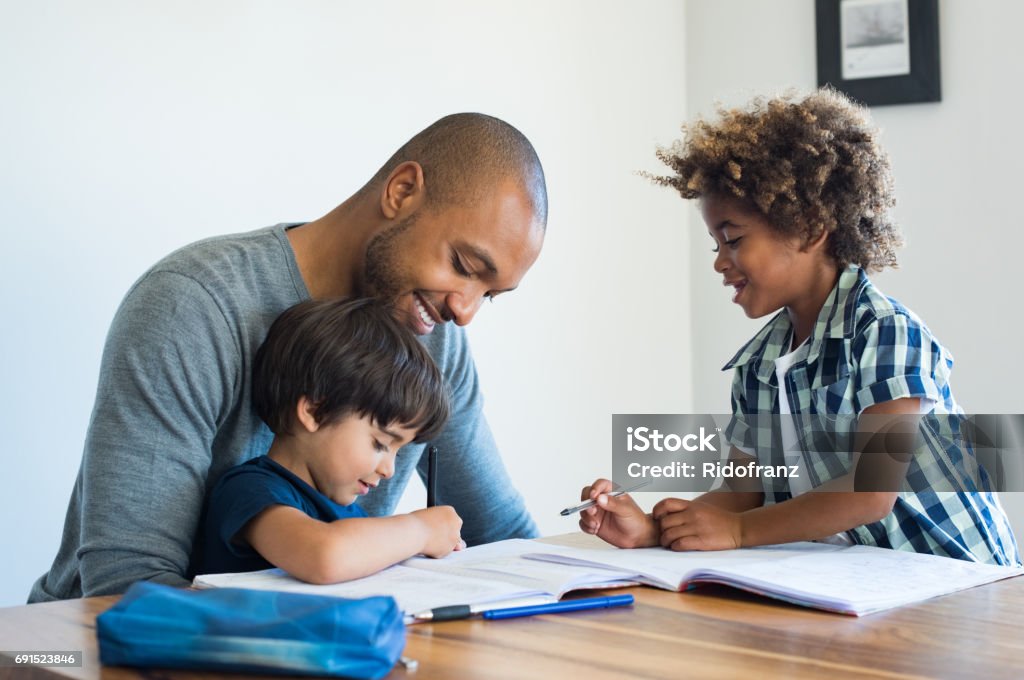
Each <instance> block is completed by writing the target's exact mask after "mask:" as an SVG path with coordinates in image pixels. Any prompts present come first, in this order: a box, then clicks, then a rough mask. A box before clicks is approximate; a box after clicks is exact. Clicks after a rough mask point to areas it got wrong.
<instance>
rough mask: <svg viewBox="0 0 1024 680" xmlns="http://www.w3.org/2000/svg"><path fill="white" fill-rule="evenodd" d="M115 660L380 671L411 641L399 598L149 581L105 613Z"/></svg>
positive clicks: (104, 640)
mask: <svg viewBox="0 0 1024 680" xmlns="http://www.w3.org/2000/svg"><path fill="white" fill-rule="evenodd" d="M96 633H97V636H98V637H99V647H100V661H102V662H103V663H104V664H107V665H111V666H144V667H156V668H190V669H199V670H218V671H234V672H247V673H281V674H292V675H332V676H333V675H339V676H345V677H350V678H380V677H383V676H385V675H387V674H388V672H389V671H390V670H391V668H392V667H393V666H394V665H395V662H396V661H398V657H399V656H400V655H401V653H402V649H403V648H404V647H405V626H404V625H403V623H402V612H401V610H399V608H398V605H397V604H396V603H395V600H394V598H391V597H369V598H366V599H363V600H346V599H342V598H337V597H323V596H320V595H308V594H304V593H281V592H270V591H263V590H243V589H240V588H216V589H212V590H201V591H190V590H180V589H177V588H172V587H170V586H165V585H160V584H157V583H147V582H140V583H136V584H135V585H133V586H132V587H131V588H129V590H128V592H127V593H125V595H124V597H123V598H121V600H120V601H119V602H118V603H117V604H116V605H114V606H113V607H112V608H110V609H109V610H107V611H106V612H104V613H103V614H100V616H99V617H97V619H96Z"/></svg>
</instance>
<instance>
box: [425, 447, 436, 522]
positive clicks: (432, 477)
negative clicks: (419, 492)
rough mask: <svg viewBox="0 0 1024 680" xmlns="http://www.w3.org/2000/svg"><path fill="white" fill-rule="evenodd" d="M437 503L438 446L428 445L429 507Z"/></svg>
mask: <svg viewBox="0 0 1024 680" xmlns="http://www.w3.org/2000/svg"><path fill="white" fill-rule="evenodd" d="M435 505H437V447H436V446H434V445H433V444H431V445H430V446H428V447H427V507H428V508H432V507H434V506H435Z"/></svg>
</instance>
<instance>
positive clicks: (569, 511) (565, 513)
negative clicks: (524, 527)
mask: <svg viewBox="0 0 1024 680" xmlns="http://www.w3.org/2000/svg"><path fill="white" fill-rule="evenodd" d="M650 483H651V481H650V480H646V481H643V482H640V483H639V484H634V485H633V486H627V487H626V488H624V489H616V490H615V491H610V492H608V493H606V494H604V495H605V496H622V495H623V494H627V493H629V492H630V491H636V490H637V489H642V488H644V487H645V486H647V485H649V484H650ZM595 505H597V501H592V500H591V501H586V502H584V503H580V504H579V505H577V506H576V507H572V508H566V509H565V510H562V512H561V513H560V514H561V515H562V517H566V516H568V515H572V514H575V513H577V512H579V511H581V510H586V509H587V508H592V507H594V506H595Z"/></svg>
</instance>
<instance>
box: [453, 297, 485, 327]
mask: <svg viewBox="0 0 1024 680" xmlns="http://www.w3.org/2000/svg"><path fill="white" fill-rule="evenodd" d="M483 301H484V291H465V292H462V293H451V294H449V295H448V298H447V299H446V300H445V305H446V306H447V307H448V311H449V312H451V314H452V321H454V322H455V323H456V324H457V325H459V326H465V325H466V324H468V323H469V322H470V321H472V320H473V317H474V316H476V313H477V312H478V311H480V305H481V304H483Z"/></svg>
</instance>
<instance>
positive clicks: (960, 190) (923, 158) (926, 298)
mask: <svg viewBox="0 0 1024 680" xmlns="http://www.w3.org/2000/svg"><path fill="white" fill-rule="evenodd" d="M939 14H940V27H941V28H940V31H941V33H940V45H941V62H942V99H943V101H942V102H940V103H934V104H914V105H907V106H889V107H876V108H874V109H873V115H874V117H875V121H876V122H877V123H878V124H879V126H880V127H881V128H882V129H883V136H882V142H883V145H884V146H885V147H886V148H887V149H888V151H889V153H890V155H891V158H892V163H893V171H894V174H895V177H896V189H897V199H898V205H897V217H898V220H899V222H900V224H901V227H902V230H903V234H904V237H905V239H906V246H905V247H904V248H903V250H902V251H901V253H900V262H901V265H900V268H899V269H897V270H894V271H893V270H890V271H887V272H885V273H883V274H880V275H875V276H874V277H873V279H874V280H875V282H876V283H877V284H878V285H879V287H880V288H882V290H884V291H885V292H886V293H887V294H889V295H892V296H893V297H896V298H897V299H899V300H900V301H901V302H903V303H904V304H905V305H907V306H908V307H910V308H911V309H913V310H914V311H915V312H917V313H918V314H919V315H920V316H921V318H923V319H924V320H925V321H926V322H927V324H928V325H929V327H930V328H931V329H932V331H934V333H935V334H936V336H937V337H938V338H939V339H940V340H941V342H942V343H943V344H944V345H946V346H947V347H948V348H950V349H951V350H952V352H953V354H954V356H955V358H956V365H955V367H954V371H953V383H952V384H953V387H954V394H955V395H956V397H957V400H958V401H959V402H960V403H961V405H962V406H963V407H964V408H965V410H967V411H968V412H971V413H1022V412H1024V411H1022V409H1024V391H1022V390H1021V389H1020V388H1019V385H1020V381H1021V378H1022V377H1024V372H1022V370H1021V367H1020V361H1019V360H1017V357H1018V356H1019V353H1020V338H1021V335H1022V333H1024V315H1022V314H1021V313H1020V312H1019V310H1018V309H1017V304H1016V303H1015V302H1014V300H1015V299H1016V298H1017V296H1018V295H1017V290H1016V289H1017V281H1018V278H1017V273H1018V269H1019V261H1020V251H1021V249H1022V248H1024V231H1022V229H1021V225H1022V221H1021V217H1020V215H1019V214H1018V213H1017V210H1018V206H1019V204H1020V193H1021V189H1020V186H1019V185H1020V180H1021V177H1022V174H1021V166H1020V159H1021V158H1022V156H1024V130H1022V127H1021V125H1020V117H1021V110H1022V109H1024V93H1022V92H1021V89H1020V84H1021V83H1024V55H1022V53H1021V49H1020V41H1019V35H1018V34H1019V27H1020V26H1021V25H1022V24H1024V4H1021V3H1018V2H1013V1H1012V0H979V1H977V2H970V3H967V2H949V1H941V2H940V3H939ZM737 17H742V21H738V20H737ZM686 19H687V23H686V45H687V52H686V56H687V81H686V93H687V94H686V96H687V104H688V112H689V114H690V115H691V116H692V115H696V114H698V113H703V114H712V113H713V111H714V107H713V101H714V100H715V99H719V100H721V101H723V102H724V103H725V104H727V105H737V104H742V103H744V102H746V101H747V100H748V99H750V98H751V96H752V95H754V94H764V93H770V92H771V91H773V90H781V89H784V88H785V87H787V86H796V87H801V88H813V87H814V86H815V85H816V83H817V76H816V71H815V57H814V55H815V44H814V2H813V0H772V2H762V1H761V0H690V1H689V2H688V4H687V16H686ZM688 217H689V222H690V229H691V231H692V232H693V238H694V239H695V240H694V247H693V248H692V249H691V251H690V258H691V259H690V262H691V265H692V270H691V271H692V278H691V289H690V291H691V309H692V313H693V316H692V319H691V323H692V325H693V328H694V329H695V330H694V335H693V347H694V357H695V359H694V366H693V376H694V383H693V384H694V408H695V410H696V411H698V412H711V413H714V412H722V411H727V410H728V394H729V391H728V390H729V381H730V377H731V376H730V375H729V374H728V373H722V372H720V371H719V370H718V369H719V368H721V366H722V365H723V364H725V362H726V361H728V359H729V358H730V357H731V356H732V355H733V353H734V352H735V351H736V349H738V348H739V346H740V345H741V344H742V343H743V341H744V340H745V339H747V338H749V337H750V336H751V335H752V334H753V333H754V332H756V330H757V329H758V328H760V327H761V326H762V325H763V324H764V322H765V321H766V320H767V319H762V320H759V321H751V320H748V319H746V317H744V316H743V314H742V312H741V310H739V309H738V308H735V307H732V306H731V303H730V302H729V293H728V291H726V290H724V289H723V288H722V285H721V277H720V276H718V275H716V274H715V273H714V272H713V270H712V260H711V255H710V254H709V253H708V252H707V249H706V248H704V247H703V245H704V244H705V243H707V244H708V247H709V248H710V245H711V241H710V237H707V236H706V235H705V231H706V229H705V227H704V224H703V222H702V220H701V219H700V216H699V214H698V213H697V212H696V210H695V209H693V208H691V209H690V211H689V213H688ZM1022 497H1024V494H1022V493H1011V494H1004V495H1003V503H1004V505H1005V506H1006V509H1007V512H1008V513H1010V516H1011V521H1012V522H1013V523H1014V526H1015V529H1016V531H1017V533H1018V534H1019V535H1024V498H1022Z"/></svg>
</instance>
